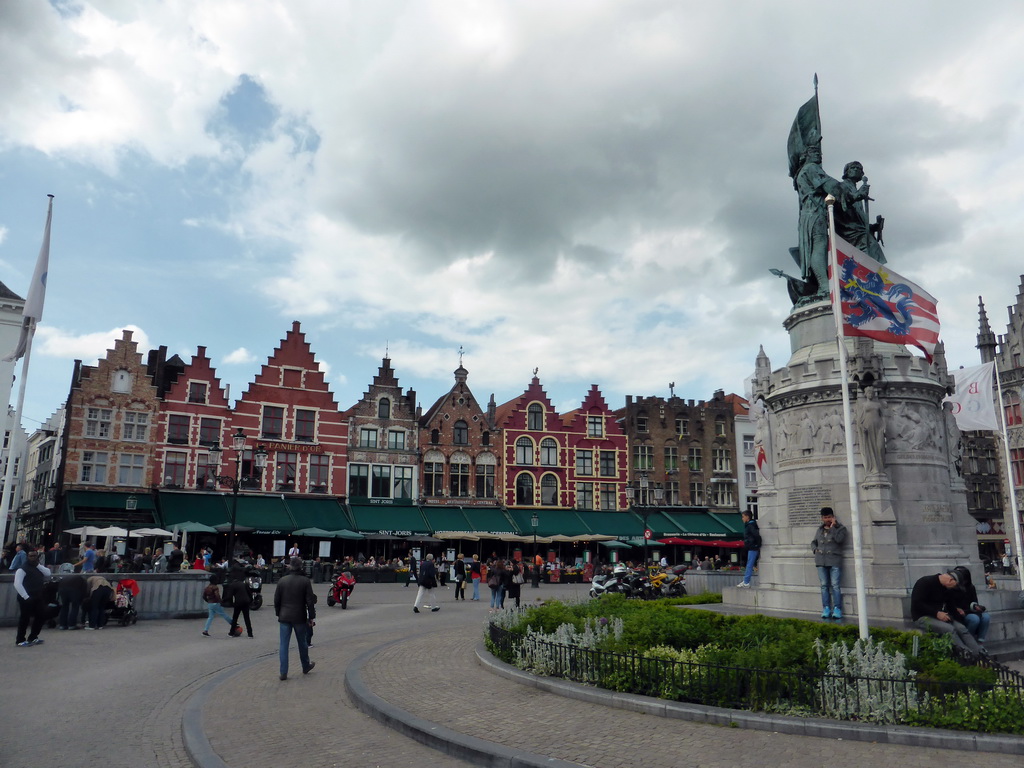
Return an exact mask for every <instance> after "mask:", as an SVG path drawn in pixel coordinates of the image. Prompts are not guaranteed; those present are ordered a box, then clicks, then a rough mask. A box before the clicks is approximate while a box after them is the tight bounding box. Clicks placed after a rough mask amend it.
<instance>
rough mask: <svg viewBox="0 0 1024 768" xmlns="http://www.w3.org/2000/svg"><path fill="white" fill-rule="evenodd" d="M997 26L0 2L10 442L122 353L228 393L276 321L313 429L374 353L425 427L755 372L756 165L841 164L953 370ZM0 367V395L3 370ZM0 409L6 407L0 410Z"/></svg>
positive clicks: (714, 14) (730, 12) (1005, 36)
mask: <svg viewBox="0 0 1024 768" xmlns="http://www.w3.org/2000/svg"><path fill="white" fill-rule="evenodd" d="M1022 49H1024V6H1022V5H1021V4H1020V3H1019V2H1015V1H1014V2H1010V1H1007V2H1000V1H999V0H994V1H992V2H987V3H985V4H984V8H983V9H979V7H977V6H972V5H971V4H969V3H963V2H962V0H955V1H947V0H932V1H931V2H916V1H914V0H908V1H906V2H900V3H892V2H876V1H875V0H865V2H861V3H855V4H850V3H842V4H837V3H816V4H813V5H812V4H810V3H806V2H792V1H788V0H775V2H772V3H764V2H755V1H753V0H749V1H743V0H735V1H733V2H728V3H708V2H686V1H682V0H677V1H673V2H668V1H662V0H631V2H622V1H621V0H619V1H618V2H616V1H608V0H563V1H562V2H558V3H551V2H546V1H541V0H536V1H535V0H487V1H486V2H485V1H484V0H444V2H440V1H439V2H431V1H430V0H418V1H415V2H413V1H410V2H399V1H396V0H372V2H371V1H370V0H364V1H362V2H351V1H350V2H345V1H343V0H331V1H328V0H107V1H104V0H92V1H84V2H79V1H76V0H51V2H49V3H46V2H39V1H38V0H4V2H2V3H0V72H4V73H5V76H4V77H3V78H0V280H2V281H3V283H4V284H6V285H7V286H8V287H9V288H10V289H11V290H13V291H15V292H16V293H19V294H20V295H22V296H24V295H25V294H26V293H27V290H28V284H29V280H30V278H31V275H32V270H33V267H34V264H35V260H36V255H37V253H38V251H39V243H40V241H41V238H42V230H43V224H44V221H45V215H46V203H47V198H46V195H47V194H53V195H54V196H55V199H54V211H53V230H52V244H51V256H50V272H49V278H48V280H49V282H48V288H47V295H46V306H45V311H44V315H43V319H42V322H41V323H40V325H39V330H38V332H37V335H36V339H35V344H34V347H33V352H32V365H31V370H30V372H29V377H28V387H27V395H26V402H25V408H24V425H25V427H26V429H28V430H29V431H31V430H32V429H34V428H35V427H36V426H38V423H39V422H41V421H43V420H44V419H46V418H47V417H48V416H49V415H50V414H51V413H52V412H53V411H54V410H55V409H56V408H57V407H58V406H59V405H60V404H61V403H62V402H63V400H64V399H65V398H66V396H67V392H68V388H69V385H70V379H71V373H72V369H73V361H74V360H75V359H81V360H83V361H84V362H85V363H86V364H95V362H96V360H97V359H98V358H99V357H101V356H103V354H104V350H106V349H107V348H109V347H110V346H112V343H113V340H114V339H115V338H118V337H120V335H121V331H122V329H124V328H131V329H132V330H133V331H134V334H135V339H136V340H138V341H139V342H140V346H141V348H143V349H148V348H151V347H154V346H158V345H165V346H167V347H168V349H169V351H170V353H177V354H179V355H180V356H181V357H182V358H183V359H184V360H185V361H186V362H187V361H188V360H189V359H190V357H191V355H193V354H195V352H196V347H197V346H200V345H201V346H205V347H206V348H207V350H208V354H209V356H210V357H211V359H212V361H213V364H214V366H215V367H216V370H217V372H218V374H219V375H220V377H221V378H222V380H223V381H224V382H225V383H227V384H230V386H231V395H232V397H233V398H235V397H238V396H239V395H241V393H242V391H243V390H244V388H245V387H246V386H247V384H248V383H249V382H250V381H251V380H252V379H253V378H254V377H255V375H256V374H257V373H258V371H259V368H260V365H261V364H262V363H264V362H265V361H266V359H267V357H268V356H269V355H270V354H271V353H272V351H273V349H274V348H275V347H276V346H277V344H278V342H279V341H280V339H282V338H283V337H284V335H285V333H286V332H287V331H288V329H289V328H290V327H291V323H292V321H294V320H298V321H300V322H301V323H302V329H303V331H304V332H305V333H306V337H307V339H308V341H309V342H310V344H311V346H312V349H313V351H314V353H315V354H316V356H317V359H318V361H319V362H320V363H321V366H322V367H323V369H325V370H326V372H327V378H328V381H329V383H330V386H331V389H332V391H333V393H334V395H335V397H336V399H337V400H338V402H339V404H340V406H341V407H342V408H347V407H348V406H350V405H352V404H353V403H354V402H356V401H357V400H358V399H359V398H360V396H361V394H362V393H363V392H364V391H365V390H366V387H367V385H368V384H369V382H370V381H371V379H372V377H373V375H374V374H375V373H376V372H377V367H378V366H379V365H380V362H381V358H382V357H384V355H385V354H388V355H389V356H390V358H391V359H392V364H393V367H394V368H395V371H396V373H397V375H398V376H399V379H400V383H401V384H402V385H403V386H404V387H412V388H414V389H415V390H416V391H417V393H418V397H419V399H420V402H421V404H422V405H423V407H424V409H426V408H427V407H429V406H430V405H431V404H432V403H433V401H434V400H435V399H436V398H437V397H439V396H441V395H442V394H444V393H445V392H447V391H448V390H449V389H450V387H451V386H452V384H453V375H452V372H453V371H454V369H455V368H456V367H457V366H458V364H459V350H460V349H462V350H463V353H464V357H463V364H464V365H465V367H466V368H467V369H468V370H469V385H470V387H471V388H472V389H473V391H474V393H475V394H476V396H477V398H478V399H480V400H483V401H486V399H487V398H488V397H489V396H490V394H491V393H494V395H495V397H496V399H497V401H498V402H499V403H501V402H504V401H507V400H510V399H513V398H515V397H517V396H518V395H519V394H521V393H522V391H523V390H524V389H525V388H526V387H527V385H528V384H529V382H530V379H531V377H532V375H533V371H534V369H539V374H538V375H539V377H540V379H541V382H542V383H543V385H544V386H545V388H546V390H547V392H548V394H549V395H550V397H551V399H552V402H553V403H554V404H555V406H556V407H557V408H559V409H560V410H570V409H572V408H575V407H578V406H579V404H580V402H581V401H582V399H583V398H584V396H585V395H586V393H587V390H588V389H589V387H590V385H591V384H597V385H598V386H599V387H600V388H601V391H602V392H603V394H604V395H605V398H606V400H607V401H608V403H609V405H610V406H611V407H613V408H617V407H621V406H622V405H623V404H624V402H625V396H626V395H634V396H651V395H658V396H668V395H669V392H670V384H674V392H675V394H676V395H679V396H681V397H685V398H693V399H707V398H709V397H711V395H712V393H713V392H714V390H716V389H724V390H725V391H726V392H738V393H740V394H742V393H743V389H744V379H746V378H747V377H748V376H750V375H751V373H752V372H753V368H754V359H755V357H756V355H757V352H758V349H759V347H761V346H763V347H764V350H765V352H766V353H767V354H768V356H769V358H770V359H771V362H772V366H773V367H775V368H778V367H781V366H783V365H785V363H786V362H787V360H788V357H789V354H790V348H789V339H788V337H787V335H786V333H785V331H784V329H783V327H782V323H783V321H784V319H785V317H786V316H787V314H788V312H789V310H790V302H789V300H788V298H787V295H786V287H785V284H784V282H783V281H782V280H779V279H778V278H776V277H773V276H772V275H770V274H769V272H768V270H769V269H770V268H773V267H778V268H783V269H788V268H790V267H791V265H792V262H791V259H790V256H789V253H788V249H789V248H790V247H792V246H795V245H796V242H797V199H796V194H795V192H794V190H793V186H792V182H791V180H790V179H789V177H788V165H787V157H786V139H787V136H788V133H789V128H790V125H791V124H792V121H793V118H794V116H795V115H796V111H797V109H798V108H799V106H800V105H801V104H802V103H804V102H805V101H806V100H807V99H808V98H810V97H811V96H812V95H813V92H814V91H813V77H814V75H815V73H817V75H818V78H819V98H820V111H821V119H822V133H823V137H824V138H823V144H822V146H823V155H824V163H823V166H824V168H825V170H826V171H827V172H829V173H830V174H831V175H832V176H834V177H837V178H838V177H840V176H841V175H842V168H843V166H844V164H845V163H847V162H848V161H851V160H859V161H861V162H862V163H863V165H864V168H865V172H866V174H867V176H868V178H869V180H870V183H871V189H872V192H871V196H872V197H873V198H874V202H872V204H871V205H872V208H871V215H872V217H874V215H875V214H876V213H878V214H881V215H883V216H884V217H885V220H886V225H885V244H886V256H887V258H888V262H889V266H890V267H891V268H892V269H893V270H896V271H897V272H898V273H899V274H901V275H902V276H904V277H906V278H909V279H910V280H912V281H914V282H916V283H918V284H919V285H921V286H922V287H924V288H925V289H926V290H927V291H928V292H929V293H931V294H932V295H933V296H934V297H935V298H936V299H938V308H939V316H940V319H941V322H942V338H943V340H944V342H945V344H946V355H947V361H948V365H949V367H950V368H956V367H959V366H961V365H968V366H970V365H975V364H977V363H978V362H979V358H978V352H977V350H976V349H975V335H976V333H977V330H978V297H979V296H981V297H983V298H984V300H985V303H986V307H987V309H988V314H989V318H990V319H991V321H992V328H993V330H994V331H995V332H996V333H1003V332H1004V331H1005V327H1006V307H1007V306H1008V305H1010V304H1012V303H1014V301H1015V298H1016V294H1017V290H1018V285H1019V283H1020V278H1021V273H1022V272H1024V261H1022V259H1021V258H1020V252H1021V249H1020V246H1019V243H1020V241H1021V234H1022V231H1024V119H1022V111H1021V110H1022V105H1024V64H1022V61H1021V57H1020V51H1021V50H1022ZM19 375H20V371H19ZM15 391H16V390H15Z"/></svg>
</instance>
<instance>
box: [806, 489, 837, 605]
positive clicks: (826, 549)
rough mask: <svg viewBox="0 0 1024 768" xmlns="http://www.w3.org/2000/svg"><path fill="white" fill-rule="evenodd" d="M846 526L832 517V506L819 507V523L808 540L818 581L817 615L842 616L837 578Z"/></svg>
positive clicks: (833, 513)
mask: <svg viewBox="0 0 1024 768" xmlns="http://www.w3.org/2000/svg"><path fill="white" fill-rule="evenodd" d="M844 546H846V526H845V525H843V524H842V523H840V522H838V521H837V520H836V513H835V512H833V511H832V507H822V508H821V525H819V526H818V530H817V531H815V533H814V538H813V539H812V540H811V552H813V553H814V565H815V567H816V568H817V569H818V582H819V584H820V585H821V618H823V619H828V618H832V619H841V618H843V593H842V591H841V590H840V589H839V581H840V580H841V579H842V577H843V567H842V566H843V547H844Z"/></svg>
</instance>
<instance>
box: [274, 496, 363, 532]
mask: <svg viewBox="0 0 1024 768" xmlns="http://www.w3.org/2000/svg"><path fill="white" fill-rule="evenodd" d="M284 503H285V506H287V507H288V511H289V512H290V513H291V516H292V520H294V521H295V527H296V528H300V529H301V528H323V529H324V530H325V531H336V530H338V529H339V528H351V527H352V521H351V520H349V519H348V515H347V514H346V513H345V508H344V507H342V506H341V504H340V503H339V502H338V501H337V499H334V498H324V499H299V498H291V499H285V502H284Z"/></svg>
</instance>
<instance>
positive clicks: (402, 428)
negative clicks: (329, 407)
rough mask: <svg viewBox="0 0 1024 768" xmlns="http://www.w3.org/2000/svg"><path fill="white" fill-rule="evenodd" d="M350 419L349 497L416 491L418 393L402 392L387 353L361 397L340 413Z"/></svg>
mask: <svg viewBox="0 0 1024 768" xmlns="http://www.w3.org/2000/svg"><path fill="white" fill-rule="evenodd" d="M344 417H345V419H347V422H348V433H349V449H348V497H349V502H350V503H353V504H367V503H370V500H371V499H372V500H373V501H374V502H376V503H390V502H392V501H394V502H398V503H403V504H411V503H412V502H413V500H414V499H416V498H417V496H418V485H419V483H418V479H419V478H418V475H419V423H418V419H417V417H418V414H417V412H416V393H415V392H414V391H413V390H412V389H410V390H409V391H408V392H405V393H403V392H402V388H401V387H400V386H399V385H398V378H397V377H396V376H395V372H394V370H392V368H391V360H390V359H389V358H387V357H385V358H384V359H383V361H382V362H381V365H380V368H378V370H377V375H376V376H374V377H373V383H372V384H370V387H369V389H367V391H366V392H365V393H364V394H363V397H362V399H361V400H360V401H359V402H358V403H356V404H355V405H354V406H352V407H351V408H349V409H348V410H347V411H345V413H344Z"/></svg>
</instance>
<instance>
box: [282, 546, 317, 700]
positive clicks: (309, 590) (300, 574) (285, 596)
mask: <svg viewBox="0 0 1024 768" xmlns="http://www.w3.org/2000/svg"><path fill="white" fill-rule="evenodd" d="M274 614H275V615H276V616H277V621H278V624H279V625H280V638H281V643H280V648H279V656H280V661H281V679H282V680H287V679H288V645H289V644H290V643H291V636H292V633H293V632H294V633H295V643H296V645H298V646H299V661H300V662H302V674H304V675H308V674H309V672H310V670H312V669H313V667H315V666H316V662H315V661H310V660H309V645H308V642H309V629H308V624H309V622H311V621H313V619H315V618H316V596H315V595H314V594H313V582H311V581H310V580H309V577H307V576H306V574H305V572H304V571H303V565H302V560H301V558H298V557H293V558H292V559H291V560H290V561H289V563H288V574H287V575H286V576H284V577H283V578H282V579H281V580H280V581H279V582H277V589H276V590H275V591H274Z"/></svg>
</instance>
